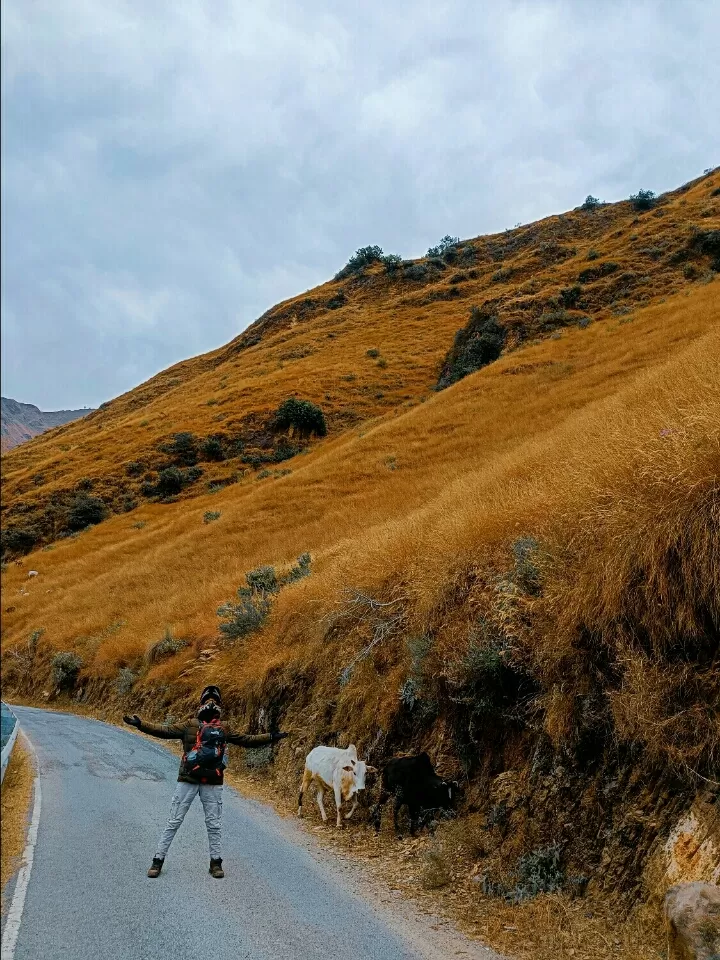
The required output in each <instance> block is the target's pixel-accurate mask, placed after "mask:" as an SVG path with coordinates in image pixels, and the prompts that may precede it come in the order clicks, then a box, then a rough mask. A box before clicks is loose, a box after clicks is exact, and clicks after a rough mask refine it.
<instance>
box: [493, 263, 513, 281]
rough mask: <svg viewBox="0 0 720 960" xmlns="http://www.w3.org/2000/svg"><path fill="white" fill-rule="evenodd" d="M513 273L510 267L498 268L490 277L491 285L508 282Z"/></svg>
mask: <svg viewBox="0 0 720 960" xmlns="http://www.w3.org/2000/svg"><path fill="white" fill-rule="evenodd" d="M512 274H513V272H512V269H511V268H510V267H500V269H499V270H496V271H495V273H493V275H492V276H491V277H490V279H491V280H492V282H493V283H503V282H504V281H505V280H509V279H510V277H511V276H512Z"/></svg>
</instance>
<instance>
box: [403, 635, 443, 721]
mask: <svg viewBox="0 0 720 960" xmlns="http://www.w3.org/2000/svg"><path fill="white" fill-rule="evenodd" d="M432 644H433V640H432V637H431V636H428V635H427V634H422V635H421V636H419V637H411V638H410V639H409V640H408V641H407V648H408V652H409V653H410V670H409V671H408V675H407V677H406V678H405V680H404V681H403V683H402V685H401V687H400V690H399V691H398V693H399V697H400V702H401V703H402V705H403V706H404V707H405V709H406V710H407V711H408V713H416V715H418V716H423V717H426V718H427V717H429V716H431V715H433V714H434V712H435V709H436V703H435V701H434V700H432V699H431V698H430V697H429V696H428V689H427V688H428V683H427V676H426V667H425V661H426V658H427V656H428V654H429V653H430V650H431V649H432Z"/></svg>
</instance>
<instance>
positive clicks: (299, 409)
mask: <svg viewBox="0 0 720 960" xmlns="http://www.w3.org/2000/svg"><path fill="white" fill-rule="evenodd" d="M274 426H275V427H276V428H277V429H279V430H286V429H287V428H288V427H295V428H296V429H297V430H299V431H300V433H305V434H308V433H316V434H317V435H318V436H320V437H324V436H325V435H326V434H327V424H326V423H325V415H324V414H323V412H322V410H321V408H320V407H318V406H317V405H316V404H314V403H311V402H310V401H309V400H296V399H295V398H294V397H290V399H288V400H284V401H283V403H281V404H280V406H279V407H278V409H277V412H276V413H275V417H274Z"/></svg>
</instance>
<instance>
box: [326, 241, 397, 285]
mask: <svg viewBox="0 0 720 960" xmlns="http://www.w3.org/2000/svg"><path fill="white" fill-rule="evenodd" d="M384 257H385V254H384V253H383V250H382V247H378V246H370V247H360V248H359V249H358V250H356V251H355V253H354V254H353V255H352V256H351V257H350V259H349V260H348V262H347V263H346V264H345V266H344V267H343V268H342V270H340V271H339V272H338V273H336V274H335V279H336V280H343V279H344V278H345V277H349V276H351V275H352V274H353V273H358V272H359V271H360V270H362V269H363V268H364V267H367V266H369V265H370V264H372V263H382V262H383V260H384Z"/></svg>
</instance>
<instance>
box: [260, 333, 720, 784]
mask: <svg viewBox="0 0 720 960" xmlns="http://www.w3.org/2000/svg"><path fill="white" fill-rule="evenodd" d="M717 345H718V338H717V336H714V335H711V336H710V337H708V338H706V340H705V341H704V342H703V343H702V344H701V345H700V346H698V347H695V348H692V349H691V350H689V351H686V352H685V354H684V355H683V356H682V357H681V358H679V359H678V360H676V361H674V362H672V363H670V364H668V365H667V366H666V367H665V368H663V369H661V370H660V371H658V372H655V373H653V374H652V375H650V376H648V377H646V378H641V381H640V383H639V384H638V385H637V387H634V388H632V389H630V390H627V391H625V392H624V394H622V395H621V396H620V397H618V398H616V399H615V400H613V401H611V402H609V403H607V404H600V405H599V406H598V407H596V408H595V409H591V410H589V411H588V412H586V413H583V414H580V415H579V416H578V417H576V418H575V419H574V422H572V423H570V424H568V425H567V426H566V427H564V428H561V429H559V430H558V431H556V432H555V434H554V435H551V436H550V437H546V438H544V439H543V440H542V441H540V442H538V443H535V444H533V443H530V444H528V445H526V447H525V448H523V449H521V450H520V451H517V452H515V453H513V454H511V455H508V456H507V457H506V458H501V459H500V460H499V461H498V463H497V464H496V465H495V466H494V467H493V468H492V469H491V470H486V471H485V472H484V474H483V475H482V477H481V478H479V480H478V481H477V482H473V480H472V479H469V478H464V479H463V480H461V481H458V482H457V483H456V484H454V485H452V486H451V487H450V488H448V489H447V491H446V492H445V493H444V494H443V495H442V496H440V497H438V498H437V499H436V500H435V501H434V502H433V503H432V504H431V505H430V506H428V507H427V508H425V509H424V510H422V511H419V512H416V513H415V514H413V515H412V516H410V517H406V518H403V519H402V520H397V521H394V522H393V523H391V524H388V525H387V526H386V527H385V528H384V529H381V530H375V531H373V532H372V534H371V535H369V536H366V537H365V538H363V539H362V540H361V541H360V542H359V543H358V542H356V543H355V545H354V549H353V551H352V555H351V556H348V555H347V554H346V555H345V556H344V557H343V558H339V559H337V560H336V561H335V562H334V563H333V564H332V565H330V566H328V567H327V568H326V569H325V571H324V573H323V575H322V576H320V577H318V578H316V579H315V580H314V581H311V582H310V583H308V584H307V585H306V587H305V588H304V590H303V591H302V593H301V592H298V593H293V594H288V595H287V596H286V597H285V598H283V599H281V601H280V602H279V603H278V608H277V611H276V615H275V620H274V623H273V627H272V632H273V635H274V636H277V637H278V638H281V640H280V641H279V642H276V644H275V651H276V656H277V661H276V665H275V669H274V671H271V673H270V676H271V677H273V676H275V677H276V679H277V674H276V671H277V670H278V668H279V667H280V665H281V664H283V663H284V664H285V666H286V671H287V672H286V675H285V682H287V683H291V680H292V678H293V676H296V677H297V676H300V677H304V678H305V682H306V683H307V682H309V683H311V684H312V691H313V696H316V695H319V696H320V697H321V698H326V699H327V700H328V702H330V703H333V704H334V705H335V706H334V708H333V709H334V716H335V720H336V722H337V724H338V725H339V726H343V725H346V726H347V728H348V731H349V734H350V735H352V736H353V737H354V738H363V737H364V738H365V739H366V740H370V739H372V736H373V734H374V733H375V731H376V729H377V726H378V725H385V728H386V729H387V728H388V727H392V724H393V721H394V719H395V716H396V714H397V712H398V709H399V704H398V698H397V690H398V685H399V684H398V681H399V679H400V678H401V676H402V671H403V670H404V669H406V654H405V652H404V646H403V644H402V643H401V642H400V640H401V638H402V637H406V636H408V635H422V634H430V635H432V636H434V637H435V644H434V651H433V654H432V663H433V668H432V671H431V672H433V673H434V674H435V676H436V677H444V678H445V681H446V682H450V683H452V670H451V666H452V664H453V662H457V661H458V659H460V658H462V657H463V656H464V655H465V654H466V651H467V647H468V635H469V631H470V628H471V627H472V625H473V624H474V623H477V622H478V619H479V618H482V619H483V621H487V622H490V623H492V624H494V628H495V629H496V631H497V632H498V634H499V635H501V636H502V637H504V638H505V639H506V640H507V642H508V643H509V645H510V647H511V649H512V651H513V653H512V657H514V659H515V660H516V662H517V663H518V664H523V665H524V666H525V668H526V669H527V670H528V671H530V673H531V674H532V675H533V676H535V677H536V678H537V680H538V682H539V683H540V685H541V691H542V692H541V697H540V701H539V703H540V705H541V706H542V707H543V708H544V711H545V714H546V722H547V725H548V728H549V731H550V732H551V733H554V734H555V735H556V738H557V739H559V740H563V741H566V742H568V743H572V741H573V739H574V737H575V736H577V733H578V730H577V727H578V725H579V726H582V719H581V717H579V716H578V712H579V711H580V710H581V708H583V707H584V706H585V705H586V704H587V702H588V701H590V700H591V699H592V697H593V695H596V696H597V697H599V698H600V704H599V706H597V709H598V710H599V711H600V713H601V714H602V713H603V711H607V708H608V707H609V708H610V710H611V712H612V717H613V720H614V726H615V735H616V736H617V737H618V738H619V739H624V740H633V741H638V742H640V743H643V744H644V745H645V746H646V747H647V748H648V749H649V750H650V751H651V753H654V754H656V755H658V756H660V757H662V758H665V759H672V760H673V761H675V762H676V763H682V764H684V765H685V766H688V765H690V766H692V767H693V769H697V770H698V771H699V772H701V773H702V774H703V775H705V776H707V775H708V774H709V771H710V769H711V767H712V764H713V760H714V758H715V755H716V750H717V724H718V714H717V706H718V703H717V698H718V694H719V693H720V686H719V684H720V667H719V665H718V642H717V641H718V631H719V630H720V615H719V611H718V599H717V598H718V588H719V587H720V576H719V567H718V550H719V549H720V548H719V545H718V536H717V530H718V526H717V524H718V476H720V455H719V447H718V444H719V442H720V437H719V427H718V424H719V423H720V419H719V418H718V413H719V412H720V391H719V389H718V383H720V377H718V373H720V364H718V361H717V360H716V359H715V358H714V356H713V349H714V348H715V347H716V346H717ZM680 373H682V376H680ZM668 425H669V426H668ZM668 430H669V431H670V432H669V433H667V432H666V431H668ZM520 534H524V535H527V534H531V535H532V536H534V537H535V538H536V539H537V540H538V542H539V543H541V544H542V545H543V557H542V560H541V563H542V580H543V593H542V595H541V596H539V597H534V596H532V595H528V594H527V593H526V592H523V591H522V590H507V589H505V588H501V589H499V587H501V585H502V584H506V583H507V582H508V581H509V582H512V575H511V574H510V573H508V571H511V570H512V558H511V555H510V550H509V547H510V544H511V543H512V542H513V541H515V540H516V539H517V537H518V535H520ZM353 590H360V591H362V593H364V594H365V595H367V596H373V597H376V598H378V599H379V600H381V601H383V602H386V603H389V602H393V601H394V602H395V603H396V604H397V607H396V610H402V621H401V624H400V625H399V627H398V630H397V632H396V633H395V634H394V635H392V636H390V635H389V636H388V639H387V641H386V642H385V641H383V642H382V643H381V644H378V645H377V647H375V648H373V650H372V656H368V657H367V658H366V659H364V660H363V661H362V667H363V669H362V670H360V671H358V673H357V676H356V677H354V678H353V679H351V680H350V682H349V683H348V684H347V686H346V687H345V688H344V689H341V688H339V687H338V683H337V677H338V673H339V672H340V670H341V669H342V667H343V666H345V665H346V664H347V662H348V660H349V659H353V658H354V657H356V656H357V653H358V652H359V650H362V649H363V647H364V646H365V647H366V646H368V644H369V643H370V641H371V640H372V636H373V629H374V621H372V620H370V621H368V618H367V616H366V615H365V614H366V612H367V611H366V609H365V608H364V607H362V606H360V607H357V605H356V607H355V609H353V604H352V602H351V601H352V598H353V594H352V591H353ZM332 598H335V600H336V605H335V606H333V603H332ZM267 649H268V648H267V646H266V645H265V643H264V654H265V657H267ZM264 666H265V668H266V667H267V659H265V662H264ZM643 666H644V667H645V670H644V673H642V669H641V668H642V667H643ZM248 667H250V664H248ZM255 667H256V669H257V670H258V673H260V674H262V673H263V672H264V668H263V665H262V664H261V663H260V661H259V660H258V661H257V662H256V663H255ZM639 675H641V678H642V679H641V681H640V682H639V680H638V677H639ZM266 677H267V674H266ZM308 678H309V679H308ZM680 680H681V681H682V685H681V686H680V687H679V688H675V684H676V683H677V682H678V681H680ZM272 686H273V683H272V682H270V683H269V684H261V686H260V688H259V691H258V692H260V691H262V694H263V695H267V694H268V692H269V691H270V690H271V688H272ZM669 690H673V696H672V697H670V698H668V696H667V692H668V691H669ZM561 706H562V707H564V711H563V709H562V708H561ZM563 712H564V715H563ZM586 722H589V723H591V724H595V723H599V724H600V725H602V722H604V721H603V718H602V717H601V716H592V717H589V718H586Z"/></svg>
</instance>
